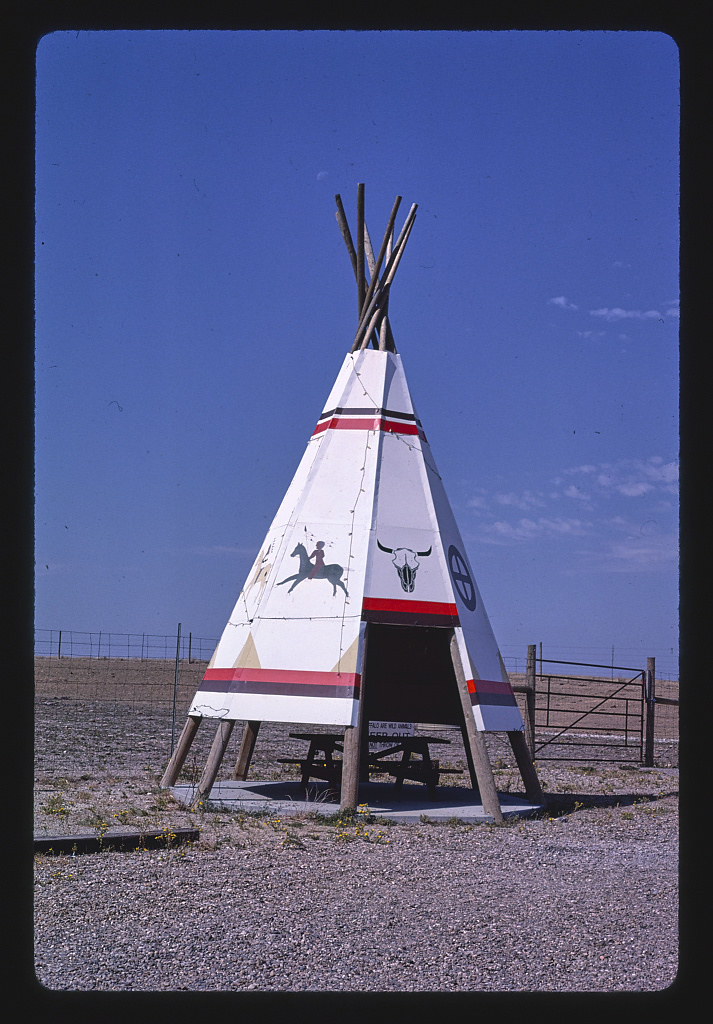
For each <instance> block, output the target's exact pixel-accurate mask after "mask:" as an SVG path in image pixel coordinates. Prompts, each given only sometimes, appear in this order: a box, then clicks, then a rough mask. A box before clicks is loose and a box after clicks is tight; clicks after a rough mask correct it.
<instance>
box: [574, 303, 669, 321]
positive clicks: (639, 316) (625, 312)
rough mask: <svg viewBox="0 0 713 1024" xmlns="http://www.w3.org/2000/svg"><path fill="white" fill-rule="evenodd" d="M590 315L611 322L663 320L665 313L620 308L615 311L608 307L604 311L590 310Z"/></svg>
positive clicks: (653, 310)
mask: <svg viewBox="0 0 713 1024" xmlns="http://www.w3.org/2000/svg"><path fill="white" fill-rule="evenodd" d="M589 315H590V316H597V317H601V318H602V319H603V320H609V321H616V320H663V313H661V312H660V311H659V310H658V309H646V310H641V309H620V308H619V306H615V307H614V308H613V309H608V308H607V307H606V306H605V307H604V308H602V309H590V310H589Z"/></svg>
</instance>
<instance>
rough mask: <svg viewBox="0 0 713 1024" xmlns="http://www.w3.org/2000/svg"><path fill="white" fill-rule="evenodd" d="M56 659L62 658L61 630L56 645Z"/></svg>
mask: <svg viewBox="0 0 713 1024" xmlns="http://www.w3.org/2000/svg"><path fill="white" fill-rule="evenodd" d="M57 657H58V658H61V657H62V630H61V629H60V631H59V641H58V643H57Z"/></svg>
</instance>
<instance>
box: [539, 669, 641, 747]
mask: <svg viewBox="0 0 713 1024" xmlns="http://www.w3.org/2000/svg"><path fill="white" fill-rule="evenodd" d="M538 662H539V672H537V673H536V677H535V694H534V697H535V700H534V712H535V714H534V719H535V720H534V738H535V748H534V754H535V759H536V760H537V761H618V762H622V761H632V762H638V763H639V764H641V763H643V761H644V739H645V736H644V734H645V728H646V706H647V672H646V670H644V669H633V668H622V667H621V666H617V665H591V664H586V663H583V662H571V661H554V660H550V659H542V658H538ZM544 665H558V666H570V667H572V668H575V669H582V668H590V669H606V670H607V671H608V672H610V673H611V675H610V678H608V679H607V678H605V677H604V676H583V675H572V674H570V673H569V672H568V673H566V674H563V673H562V672H561V670H560V671H559V672H557V673H555V672H550V671H545V670H544V668H543V666H544ZM614 672H617V673H619V675H618V677H617V678H614Z"/></svg>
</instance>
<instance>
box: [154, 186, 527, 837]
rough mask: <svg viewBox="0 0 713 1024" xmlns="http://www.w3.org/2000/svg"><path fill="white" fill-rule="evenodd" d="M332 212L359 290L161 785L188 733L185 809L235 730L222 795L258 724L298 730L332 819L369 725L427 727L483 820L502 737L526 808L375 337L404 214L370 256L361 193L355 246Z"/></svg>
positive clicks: (384, 312)
mask: <svg viewBox="0 0 713 1024" xmlns="http://www.w3.org/2000/svg"><path fill="white" fill-rule="evenodd" d="M336 199H337V223H338V225H339V229H340V231H341V233H342V236H343V238H344V241H345V244H346V247H347V251H348V253H349V257H350V260H351V263H352V268H353V270H354V275H355V278H356V283H357V300H358V301H357V309H358V325H357V330H356V333H355V335H354V338H353V341H352V342H351V348H350V349H349V352H348V353H347V355H346V358H345V359H344V362H343V364H342V368H341V370H340V371H339V373H338V375H337V378H336V381H335V383H334V385H333V387H332V390H331V392H330V394H329V396H328V398H327V401H326V403H325V405H324V407H323V409H322V413H321V415H320V416H319V418H318V419H317V422H316V425H315V426H314V428H313V431H312V434H311V435H310V436H309V438H308V440H307V446H306V449H305V453H304V455H303V457H302V460H301V462H300V464H299V466H298V467H297V471H296V473H295V475H294V477H293V479H292V482H291V484H290V485H289V487H288V489H287V492H286V494H285V496H284V498H283V500H282V503H281V505H280V507H279V508H278V510H277V513H276V515H275V517H274V519H273V521H272V524H271V526H270V529H269V531H268V533H267V535H266V537H265V540H264V542H263V545H262V547H261V549H260V551H259V553H258V554H257V557H256V559H255V562H254V564H253V567H252V570H251V572H250V574H249V576H248V578H247V580H246V582H245V584H244V586H243V589H242V591H241V593H240V595H239V596H238V600H237V603H236V605H235V607H234V608H233V611H232V613H231V615H230V618H229V620H228V623H227V625H226V627H225V629H224V631H223V635H222V636H221V639H220V641H219V643H218V646H217V648H216V650H215V653H214V654H213V657H212V658H211V661H210V663H209V665H208V668H207V669H206V672H205V675H204V677H203V680H202V682H201V684H200V685H199V688H198V690H197V692H196V694H195V697H194V699H193V702H192V704H191V707H190V709H189V711H188V719H187V721H186V724H185V726H184V729H183V732H182V734H181V737H180V739H179V742H178V745H177V747H176V749H175V750H174V752H173V755H172V757H171V760H170V762H169V764H168V766H167V768H166V771H165V773H164V776H163V779H162V785H163V786H166V787H170V786H172V785H173V784H174V782H175V781H176V778H177V776H178V774H179V772H180V771H181V767H182V765H183V763H184V761H185V758H186V754H187V752H188V750H189V748H190V746H191V743H192V742H193V738H194V737H195V734H196V731H197V729H198V726H199V724H200V723H201V722H202V721H203V720H204V719H212V720H213V721H214V722H215V723H216V725H217V730H216V734H215V739H214V741H213V745H212V747H211V750H210V753H209V756H208V761H207V763H206V767H205V769H204V771H203V775H202V777H201V780H200V782H199V784H198V788H197V791H196V794H195V799H196V801H197V800H200V799H203V798H204V797H207V796H208V795H209V793H210V790H211V787H212V786H213V783H214V782H215V780H216V777H217V773H218V770H219V768H220V765H221V762H222V760H223V757H224V755H225V752H226V749H227V745H228V742H229V740H230V737H231V733H232V731H233V729H234V726H235V723H236V722H238V721H242V722H243V723H245V725H244V728H243V736H242V740H241V744H240V753H239V755H238V763H237V764H236V766H235V770H234V773H233V779H234V780H239V779H241V780H245V779H246V778H247V773H248V770H249V767H250V760H251V757H252V752H253V749H254V747H255V742H256V740H257V736H258V731H259V728H260V723H261V722H283V723H290V724H292V723H294V724H295V725H312V726H319V727H320V728H321V730H322V733H321V735H320V737H318V741H319V742H320V743H322V744H324V743H325V742H327V741H326V740H325V738H324V736H325V735H326V729H329V730H331V736H332V740H333V741H334V744H335V745H336V744H337V743H339V744H340V746H339V747H336V749H341V750H342V753H343V757H342V759H341V764H340V765H339V770H340V772H341V782H340V787H341V792H340V797H341V806H342V808H346V807H355V806H356V804H357V800H358V789H359V783H360V780H361V779H362V778H363V769H364V758H363V753H364V751H365V750H368V746H369V725H368V723H369V722H370V721H379V722H384V721H386V722H393V721H407V722H413V723H427V724H434V725H436V724H438V725H444V726H454V727H457V728H460V730H461V735H462V737H463V741H464V745H465V752H466V757H467V760H468V768H469V772H470V777H471V782H472V785H473V788H474V789H477V790H478V792H479V793H480V796H481V798H482V803H483V807H484V809H485V810H486V811H487V813H488V814H492V816H493V817H494V818H495V819H496V820H497V819H498V818H500V817H501V814H500V806H499V803H498V796H497V793H496V791H495V782H494V778H493V773H492V768H491V765H490V761H489V757H488V750H487V746H486V743H485V739H484V734H485V733H486V732H500V733H507V735H508V738H509V739H510V742H511V745H512V749H513V751H514V753H515V756H516V760H517V764H518V768H519V770H520V774H521V776H522V778H523V781H524V783H525V790H526V793H527V795H528V796H529V797H531V798H534V799H540V798H541V796H542V793H541V789H540V786H539V782H538V780H537V776H536V773H535V770H534V766H533V764H532V761H531V759H530V756H529V752H528V750H527V747H526V743H525V739H524V723H523V720H522V716H521V714H520V710H519V708H518V705H517V701H516V699H515V695H514V693H513V690H512V687H511V685H510V681H509V678H508V674H507V671H506V669H505V666H504V664H503V660H502V657H501V655H500V651H499V648H498V645H497V641H496V639H495V636H494V633H493V630H492V627H491V625H490V621H489V619H488V616H487V613H486V611H485V607H484V604H483V600H482V597H481V594H480V591H479V590H478V587H477V583H476V580H475V575H474V573H473V570H472V568H471V565H470V563H469V560H468V556H467V551H466V548H465V544H464V542H463V538H462V537H461V535H460V531H459V529H458V526H457V523H456V520H455V517H454V515H453V511H452V509H451V506H450V503H449V501H448V497H447V495H446V491H445V487H444V483H443V480H442V478H441V476H440V474H439V472H438V470H437V468H436V462H435V458H434V455H433V452H432V451H431V448H430V445H429V442H428V440H427V438H426V434H425V432H424V429H423V426H422V424H421V421H420V419H419V417H418V415H417V412H416V409H415V406H414V403H413V400H412V398H411V394H410V390H409V387H408V383H407V381H406V375H405V372H404V367H403V363H402V359H401V356H400V355H399V353H398V352H397V350H396V345H395V342H394V336H393V332H392V330H391V324H390V313H389V302H390V295H391V286H392V282H393V279H394V274H395V272H396V268H397V267H398V265H399V262H400V261H401V258H402V256H403V252H404V248H405V246H406V242H407V240H408V238H409V235H410V233H411V230H412V228H413V224H414V219H415V216H416V205H415V204H414V205H413V206H412V207H411V209H410V211H409V213H408V216H407V217H406V220H405V222H404V224H403V227H402V229H401V231H400V233H399V234H398V236H397V237H395V231H394V224H395V218H396V214H397V211H398V208H399V203H400V201H401V198H400V197H399V196H397V198H396V201H395V203H394V205H393V208H392V210H391V214H390V216H389V220H388V224H387V227H386V231H385V233H384V236H383V240H382V242H381V246H380V248H379V250H378V253H376V254H375V251H374V248H373V247H372V244H371V239H370V236H369V232H368V230H367V226H366V220H365V216H364V186H363V185H359V188H358V195H357V220H356V234H355V235H354V237H352V234H351V232H350V230H349V226H348V224H347V221H346V216H345V214H344V208H343V206H342V202H341V199H340V198H339V196H337V197H336ZM295 559H298V562H296V561H295ZM286 584H290V585H289V586H287V585H286ZM325 727H326V729H325ZM294 735H295V734H293V736H294ZM311 735H313V734H311ZM314 742H315V743H316V742H317V740H315V741H314ZM310 749H311V750H313V751H314V750H315V749H316V748H315V747H314V746H313V744H312V743H311V747H310ZM320 749H324V748H323V747H322V748H320ZM405 752H406V751H405ZM329 757H331V752H330V753H329V755H328V754H327V752H326V751H325V759H329ZM311 763H312V762H311ZM330 770H331V766H330Z"/></svg>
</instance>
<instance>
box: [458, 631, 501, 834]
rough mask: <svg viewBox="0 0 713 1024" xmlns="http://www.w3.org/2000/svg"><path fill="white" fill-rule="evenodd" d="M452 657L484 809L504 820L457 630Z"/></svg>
mask: <svg viewBox="0 0 713 1024" xmlns="http://www.w3.org/2000/svg"><path fill="white" fill-rule="evenodd" d="M451 659H452V661H453V669H454V671H455V676H456V683H457V684H458V693H459V695H460V699H461V706H462V708H463V718H464V719H465V729H466V735H467V739H468V746H469V748H470V755H471V758H472V760H473V770H474V772H475V775H476V778H477V780H478V791H479V793H480V799H481V801H482V804H483V810H484V811H485V813H486V814H488V815H490V816H491V817H492V819H493V821H496V822H502V820H503V812H502V809H501V807H500V800H499V798H498V793H497V790H496V789H495V779H494V777H493V769H492V767H491V765H490V758H489V757H488V748H487V747H486V745H485V737H484V736H483V734H482V732H480V731H479V730H478V729H477V728H476V725H475V718H474V716H473V705H472V704H471V702H470V694H469V693H468V684H467V682H466V678H465V671H464V669H463V665H462V663H461V660H460V651H459V650H458V641H457V640H456V635H455V632H454V633H453V635H452V636H451Z"/></svg>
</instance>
